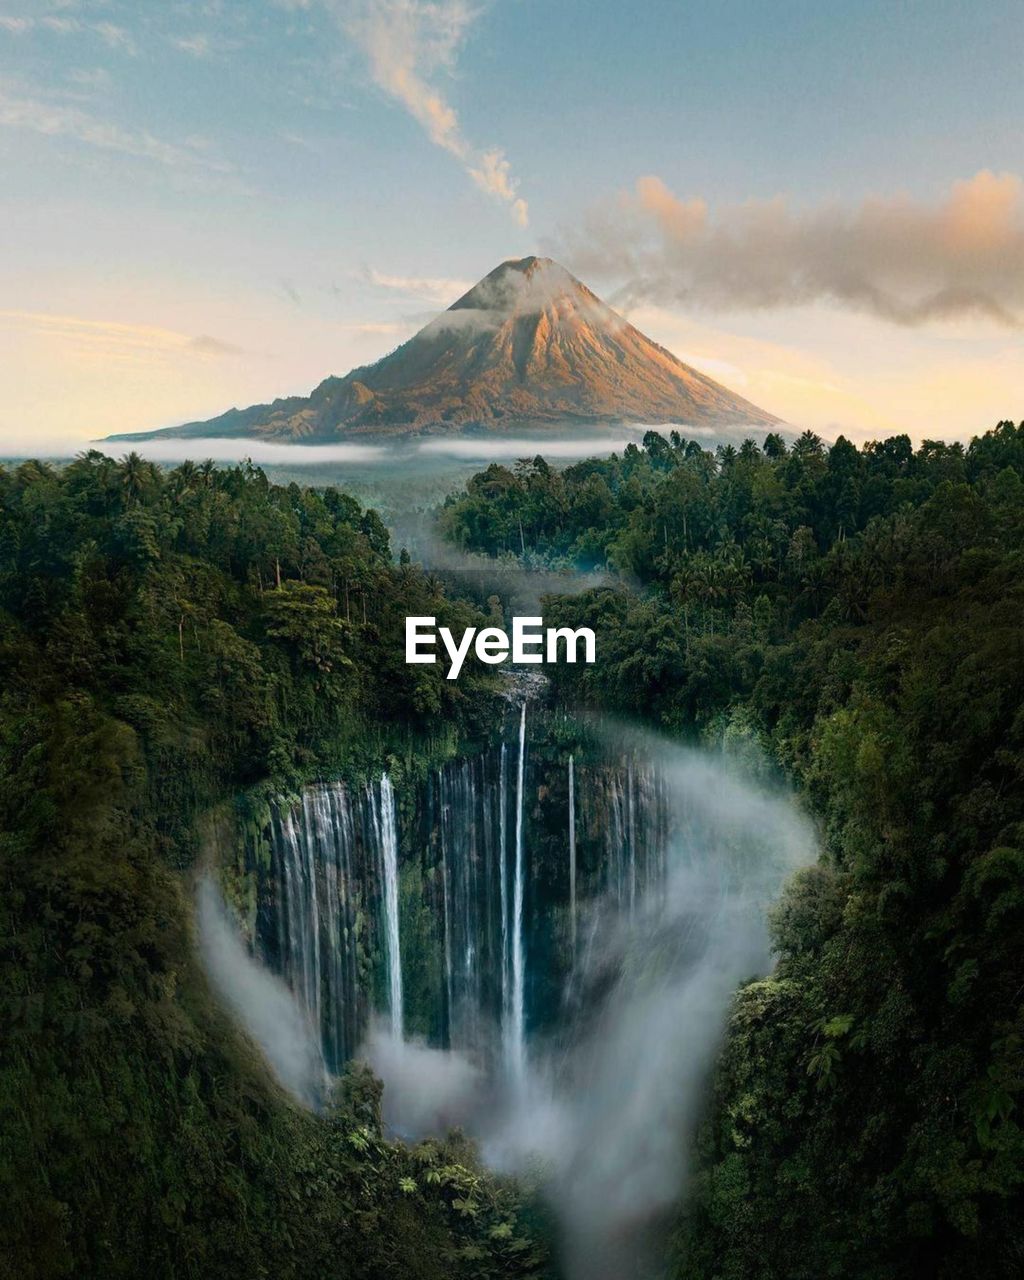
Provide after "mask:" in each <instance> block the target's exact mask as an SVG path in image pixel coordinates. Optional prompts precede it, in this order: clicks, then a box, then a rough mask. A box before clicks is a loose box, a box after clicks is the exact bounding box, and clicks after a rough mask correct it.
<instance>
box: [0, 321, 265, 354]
mask: <svg viewBox="0 0 1024 1280" xmlns="http://www.w3.org/2000/svg"><path fill="white" fill-rule="evenodd" d="M0 325H3V326H4V327H9V328H13V329H17V330H20V331H21V332H23V333H27V334H31V335H34V336H35V337H37V338H43V339H47V340H49V341H52V342H56V343H59V344H61V345H63V346H65V347H69V348H72V349H74V350H75V351H76V352H77V353H78V354H79V355H83V356H94V357H96V358H100V359H103V360H117V359H135V358H138V357H143V356H154V355H157V356H159V355H177V356H181V355H184V356H189V355H192V356H197V357H201V358H213V359H223V358H225V357H230V356H240V355H244V354H245V353H244V352H243V350H242V348H241V347H237V346H235V345H234V344H233V343H231V342H225V341H224V340H223V339H221V338H214V337H211V336H210V335H209V334H206V333H201V334H199V335H195V336H194V335H191V334H187V333H179V332H177V331H176V330H174V329H165V328H162V327H160V326H159V325H149V324H126V323H124V322H121V321H116V320H91V319H88V318H85V317H82V316H70V315H59V314H54V313H51V312H45V311H0Z"/></svg>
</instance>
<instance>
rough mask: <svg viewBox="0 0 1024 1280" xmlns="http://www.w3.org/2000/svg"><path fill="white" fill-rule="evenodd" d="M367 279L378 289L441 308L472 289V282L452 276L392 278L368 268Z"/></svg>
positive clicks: (449, 304)
mask: <svg viewBox="0 0 1024 1280" xmlns="http://www.w3.org/2000/svg"><path fill="white" fill-rule="evenodd" d="M366 279H367V280H368V281H369V283H370V284H372V285H374V286H375V287H376V288H378V289H384V290H387V291H389V292H392V293H400V294H404V295H405V296H406V297H408V298H418V299H420V300H421V301H422V302H431V303H434V304H435V305H436V306H439V307H448V306H451V304H452V303H453V302H454V301H455V299H456V298H458V297H461V295H462V294H464V293H465V292H466V291H467V290H468V289H470V288H472V285H473V282H472V281H471V280H459V279H454V278H452V277H450V276H392V275H386V274H385V273H384V272H383V271H377V270H376V269H375V268H373V267H368V268H367V271H366Z"/></svg>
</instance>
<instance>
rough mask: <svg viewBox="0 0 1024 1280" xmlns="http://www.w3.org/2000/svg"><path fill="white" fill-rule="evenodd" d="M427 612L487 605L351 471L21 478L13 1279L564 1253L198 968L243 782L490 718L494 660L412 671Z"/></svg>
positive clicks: (2, 1227)
mask: <svg viewBox="0 0 1024 1280" xmlns="http://www.w3.org/2000/svg"><path fill="white" fill-rule="evenodd" d="M407 613H430V614H436V615H437V616H438V617H439V618H441V619H443V620H445V621H446V623H447V625H450V626H452V627H458V628H461V627H462V626H465V625H471V624H474V625H478V624H479V622H480V618H479V616H478V615H477V614H476V612H475V611H474V610H473V609H472V608H470V607H469V606H467V605H465V604H460V603H458V602H454V601H451V600H448V599H446V598H445V597H444V595H443V593H442V591H441V589H440V587H439V585H438V584H437V583H436V582H433V581H431V580H429V579H427V578H426V577H425V576H424V575H423V574H422V573H420V572H419V571H417V570H415V569H413V568H411V567H410V566H408V565H399V566H394V565H392V564H391V562H390V556H389V550H388V544H387V536H386V533H385V531H384V529H383V527H382V525H381V524H380V522H379V520H378V519H377V517H376V516H375V515H374V514H373V513H371V512H365V511H363V510H361V509H360V508H359V506H358V505H357V504H356V503H354V502H353V501H352V500H351V499H349V498H346V497H345V496H343V495H341V494H339V493H336V492H333V491H326V492H320V493H318V492H314V491H312V490H309V489H299V488H298V487H297V486H289V487H288V488H275V487H273V486H271V485H269V484H268V483H267V481H266V479H265V477H264V476H263V474H262V473H261V472H260V471H258V470H255V469H252V468H249V467H240V468H237V469H233V470H228V471H218V470H216V469H215V468H213V467H212V466H211V465H207V466H194V465H192V464H188V463H186V464H184V465H183V466H181V467H179V468H177V469H176V470H174V471H172V472H170V473H166V474H165V473H161V472H160V471H158V470H157V469H155V468H153V467H152V466H151V465H149V464H147V463H145V462H143V461H142V460H140V459H138V458H137V457H134V456H129V457H128V458H127V459H125V460H124V461H123V462H122V463H114V462H112V461H110V460H108V459H105V458H103V457H101V456H100V455H98V454H90V455H88V456H86V457H84V458H82V459H79V460H78V461H76V462H74V463H73V464H71V465H69V466H67V467H65V468H62V469H59V470H57V469H51V468H49V467H46V466H42V465H40V464H37V463H27V464H25V465H23V466H21V467H19V468H17V469H16V470H2V469H0V655H2V656H0V669H2V676H3V680H2V688H0V885H2V890H0V1203H2V1204H3V1206H4V1212H3V1214H2V1215H0V1275H3V1276H4V1278H5V1280H7V1277H10V1280H30V1278H31V1277H39V1278H42V1277H47V1278H49V1277H57V1276H68V1277H76V1278H77V1277H104V1280H108V1278H110V1277H137V1276H142V1275H145V1276H149V1277H153V1278H154V1280H157V1278H158V1277H168V1278H169V1277H172V1276H173V1277H177V1278H181V1277H202V1278H203V1280H209V1278H212V1277H218V1276H224V1277H237V1276H240V1275H245V1276H252V1277H259V1276H273V1277H289V1276H294V1277H302V1280H307V1278H308V1277H311V1276H315V1277H339V1278H346V1280H347V1278H349V1277H351V1278H352V1280H358V1278H364V1277H365V1278H367V1280H370V1278H372V1280H378V1277H385V1276H393V1277H409V1278H410V1280H411V1278H412V1277H416V1278H419V1277H437V1278H438V1280H440V1278H441V1277H449V1276H466V1277H477V1276H531V1275H540V1274H545V1273H546V1272H545V1269H544V1257H543V1250H542V1249H541V1248H540V1247H539V1246H538V1245H537V1243H536V1238H537V1236H536V1233H535V1232H534V1231H533V1230H532V1229H531V1226H530V1222H529V1211H528V1210H527V1208H525V1207H524V1205H523V1203H522V1201H521V1199H520V1197H519V1196H518V1193H516V1192H515V1191H514V1190H512V1189H510V1188H508V1187H504V1186H501V1185H499V1184H497V1183H495V1182H494V1181H493V1180H491V1179H489V1178H488V1177H486V1176H484V1175H482V1174H481V1173H480V1172H479V1170H478V1169H477V1168H476V1167H475V1164H474V1159H473V1155H472V1152H471V1151H470V1150H469V1149H467V1148H464V1147H463V1146H462V1145H461V1144H460V1143H458V1142H450V1143H448V1144H437V1143H433V1144H424V1145H421V1146H420V1147H418V1148H414V1149H407V1148H405V1147H402V1146H400V1145H396V1144H391V1143H389V1142H387V1141H385V1140H384V1139H383V1137H382V1136H381V1133H380V1126H379V1119H378V1110H379V1105H378V1104H379V1099H378V1097H377V1093H376V1088H377V1087H376V1085H375V1084H374V1082H372V1081H371V1080H368V1079H366V1078H365V1077H363V1076H362V1075H360V1074H359V1073H351V1074H350V1075H349V1077H348V1079H347V1080H346V1081H345V1083H344V1087H343V1088H342V1089H341V1090H340V1091H339V1096H338V1098H337V1100H336V1104H335V1106H334V1107H333V1108H332V1109H331V1110H330V1111H329V1113H328V1114H327V1115H326V1116H322V1117H321V1116H313V1115H310V1114H308V1113H306V1112H304V1111H302V1110H300V1109H299V1108H297V1107H296V1106H295V1105H294V1104H292V1103H291V1102H290V1101H289V1100H288V1099H287V1098H286V1097H285V1096H284V1094H283V1093H282V1091H281V1090H280V1089H279V1088H278V1087H277V1086H276V1085H275V1084H274V1083H273V1082H272V1080H271V1079H270V1078H269V1077H268V1075H267V1072H266V1069H265V1068H264V1066H263V1065H262V1062H261V1060H260V1059H259V1057H258V1055H257V1054H256V1052H255V1050H254V1049H253V1048H252V1046H251V1045H249V1044H248V1042H247V1041H246V1040H245V1039H244V1038H243V1037H242V1036H241V1035H240V1034H239V1033H238V1031H237V1030H236V1029H235V1028H234V1026H233V1025H232V1024H231V1022H230V1020H229V1019H228V1018H227V1016H226V1015H225V1014H224V1013H223V1012H222V1011H221V1010H220V1008H219V1006H218V1004H217V1002H216V1001H214V999H213V998H212V996H211V995H210V993H209V991H208V988H207V984H206V981H205V979H204V977H203V975H202V973H201V972H200V970H199V966H198V962H197V961H196V959H195V958H194V956H195V948H194V946H193V944H192V943H193V940H192V936H191V934H192V924H191V919H192V910H191V889H192V871H193V868H194V867H195V865H196V863H197V860H198V858H199V856H200V846H201V832H202V831H203V829H204V826H205V827H208V826H209V823H210V819H211V815H212V816H213V818H214V819H215V820H216V815H218V814H222V813H223V812H224V810H225V807H227V810H228V812H229V813H230V802H231V801H232V799H233V797H235V796H237V795H238V794H239V793H241V792H242V791H243V790H244V789H246V788H252V787H253V786H256V785H258V784H259V785H269V784H270V783H271V782H273V784H274V785H276V786H279V787H289V786H294V785H296V784H297V783H298V782H300V781H301V780H302V779H303V778H306V777H309V776H312V775H313V774H314V773H315V772H316V771H317V770H318V769H319V768H325V769H326V768H328V767H330V768H339V767H343V766H348V767H353V766H356V767H357V766H358V765H359V763H360V761H361V760H362V761H364V762H365V763H367V764H368V763H369V762H371V761H373V760H375V759H378V758H379V756H380V754H381V752H383V751H384V750H385V749H398V748H399V747H402V746H403V745H404V747H405V748H406V749H409V744H410V742H412V741H422V742H429V740H431V739H435V740H436V739H437V738H438V736H439V734H441V733H443V732H447V733H450V734H452V733H464V734H467V735H471V734H474V733H477V732H479V731H480V730H481V728H482V727H483V726H486V725H487V724H488V723H489V721H490V718H491V704H492V698H493V696H494V695H493V690H492V685H491V683H490V681H491V680H492V677H490V676H487V675H484V674H481V673H479V672H478V671H469V670H467V673H466V675H465V676H464V678H463V679H462V680H460V682H459V683H458V685H455V684H452V683H448V682H445V680H444V679H443V674H442V673H441V672H440V668H432V667H407V666H406V665H405V664H404V661H403V659H402V652H403V650H402V639H401V637H402V622H403V619H404V616H405V615H406V614H407Z"/></svg>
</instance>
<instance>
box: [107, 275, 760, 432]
mask: <svg viewBox="0 0 1024 1280" xmlns="http://www.w3.org/2000/svg"><path fill="white" fill-rule="evenodd" d="M623 422H629V423H659V424H663V423H678V424H680V425H689V426H702V427H708V426H711V427H729V426H732V427H741V426H760V427H765V426H772V425H774V424H776V423H777V422H778V419H777V418H775V417H773V416H772V415H771V414H769V413H765V412H764V411H763V410H761V409H758V408H756V407H755V406H754V405H752V404H750V403H749V402H748V401H746V400H743V399H742V398H741V397H739V396H737V395H734V394H733V393H732V392H730V391H728V390H726V388H725V387H723V386H721V385H719V384H718V383H717V382H714V381H713V380H712V379H711V378H708V377H707V376H706V375H704V374H702V373H699V372H698V371H697V370H696V369H692V368H690V366H689V365H685V364H683V363H682V361H680V360H677V359H676V357H675V356H673V355H672V354H671V352H669V351H666V350H665V349H664V347H659V346H658V345H657V344H656V343H654V342H652V341H651V340H650V339H649V338H646V337H645V336H644V335H643V334H642V333H641V332H640V331H639V330H638V329H635V328H634V327H633V326H632V325H631V324H629V323H628V322H627V321H626V320H624V319H623V318H622V317H621V316H620V315H618V314H617V313H616V312H614V311H613V310H612V309H611V307H609V306H607V305H606V304H605V303H604V302H602V301H601V299H600V298H598V297H597V296H596V295H595V294H594V293H592V292H591V291H590V290H589V289H588V288H587V286H586V285H585V284H582V283H581V282H580V281H579V280H577V279H576V277H575V276H573V275H572V274H570V272H568V271H566V269H565V268H564V267H562V266H560V265H559V264H558V263H557V262H554V261H552V259H550V258H540V257H528V258H512V259H509V260H508V261H507V262H503V263H501V264H500V265H499V266H497V267H495V269H494V270H493V271H491V272H489V274H488V275H486V276H484V278H483V279H482V280H481V281H479V283H477V284H475V285H474V286H473V288H472V289H470V290H469V291H468V292H467V293H465V294H463V295H462V297H461V298H459V299H458V300H457V301H455V302H453V303H452V305H451V306H450V307H449V308H448V310H447V311H443V312H441V314H440V315H438V316H436V317H435V318H434V319H433V320H431V321H430V323H429V324H427V325H426V326H425V327H424V328H423V329H421V330H420V331H419V333H417V334H415V335H414V336H413V337H412V338H410V339H409V341H408V342H405V343H403V345H402V346H400V347H398V348H397V349H396V350H394V351H392V352H391V353H390V354H389V355H386V356H384V357H383V359H381V360H378V361H377V362H376V363H375V364H372V365H366V366H363V367H362V368H358V369H353V370H352V372H351V373H349V374H347V375H346V376H345V377H343V378H338V377H331V378H327V379H326V380H325V381H324V382H322V383H321V384H320V385H319V386H318V387H317V388H316V389H315V390H314V391H313V393H312V394H311V395H310V396H309V397H308V398H303V397H300V396H293V397H291V398H289V399H286V400H276V401H274V403H273V404H270V405H254V406H253V407H252V408H250V409H244V410H238V409H232V410H230V411H229V412H228V413H226V414H223V415H222V416H221V417H220V418H214V419H213V420H212V421H210V422H198V423H188V424H187V425H186V426H183V427H176V428H171V429H169V430H167V431H161V432H150V433H147V436H146V437H145V438H148V437H150V436H154V435H167V436H193V437H196V436H225V435H227V436H252V437H256V438H259V439H271V440H283V441H288V440H291V441H304V442H307V443H309V442H313V441H327V440H338V439H345V438H351V437H353V436H361V437H366V436H383V435H392V436H394V435H408V434H413V433H416V434H420V433H432V434H437V433H442V432H443V433H448V434H453V433H456V432H459V431H462V430H465V429H469V428H476V429H480V428H484V429H491V430H506V429H508V428H509V427H549V428H552V429H553V428H559V427H560V428H562V429H564V428H565V427H567V426H572V425H574V424H582V423H589V424H595V423H598V424H615V423H623ZM116 438H118V439H125V438H128V439H132V438H134V439H139V438H143V437H140V436H135V437H116Z"/></svg>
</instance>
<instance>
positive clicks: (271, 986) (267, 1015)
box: [196, 876, 326, 1108]
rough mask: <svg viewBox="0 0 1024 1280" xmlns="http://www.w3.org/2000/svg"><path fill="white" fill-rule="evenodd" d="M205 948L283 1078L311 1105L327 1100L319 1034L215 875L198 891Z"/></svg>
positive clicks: (224, 992) (209, 966)
mask: <svg viewBox="0 0 1024 1280" xmlns="http://www.w3.org/2000/svg"><path fill="white" fill-rule="evenodd" d="M196 923H197V926H198V930H199V950H200V955H201V956H202V960H203V964H204V966H205V969H206V973H207V976H208V977H209V979H210V981H211V983H212V984H213V987H214V990H215V991H216V992H217V994H218V995H219V996H220V997H221V999H222V1000H223V1001H224V1002H225V1003H226V1004H227V1006H228V1007H229V1008H230V1009H231V1011H232V1013H233V1014H234V1015H235V1017H236V1018H237V1020H238V1022H239V1023H240V1024H241V1026H242V1028H243V1029H244V1030H245V1031H246V1032H247V1033H248V1034H249V1036H251V1038H252V1039H253V1040H254V1041H255V1042H256V1044H257V1045H258V1046H259V1048H260V1049H261V1050H262V1052H263V1055H264V1057H265V1059H266V1061H267V1064H268V1066H269V1067H270V1069H271V1071H272V1072H273V1074H274V1077H275V1078H276V1079H277V1081H278V1082H279V1083H280V1084H281V1085H283V1086H284V1088H285V1089H287V1090H288V1092H289V1093H290V1094H292V1096H293V1097H295V1098H296V1099H297V1100H298V1101H299V1102H301V1103H303V1104H304V1105H305V1106H307V1107H312V1108H315V1107H317V1106H319V1105H320V1103H321V1102H322V1101H323V1096H324V1092H325V1083H326V1073H325V1069H324V1062H323V1057H322V1056H321V1052H320V1045H319V1037H318V1034H317V1031H316V1029H315V1028H314V1027H313V1026H312V1025H311V1023H310V1021H309V1018H308V1017H307V1016H306V1014H305V1013H304V1012H303V1010H302V1009H301V1007H300V1006H299V1004H298V1002H297V1001H296V999H295V997H294V996H293V995H292V993H291V991H290V990H289V989H288V987H287V986H286V984H285V983H284V982H283V981H282V979H281V978H279V977H277V976H276V975H275V974H273V973H271V972H270V971H269V970H268V969H266V968H264V966H263V965H262V964H260V962H259V961H258V960H257V959H256V958H255V957H254V956H253V955H251V954H250V952H249V951H248V949H247V948H246V946H245V943H244V942H243V941H242V939H241V938H240V936H239V933H238V929H237V927H236V925H235V923H234V921H233V920H232V919H231V917H230V915H229V914H228V911H227V909H226V907H225V905H224V902H223V899H222V898H221V896H220V893H219V892H218V890H217V887H216V885H215V884H214V882H213V881H212V880H211V879H210V877H209V876H205V877H203V879H202V880H200V882H199V886H198V890H197V894H196Z"/></svg>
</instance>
